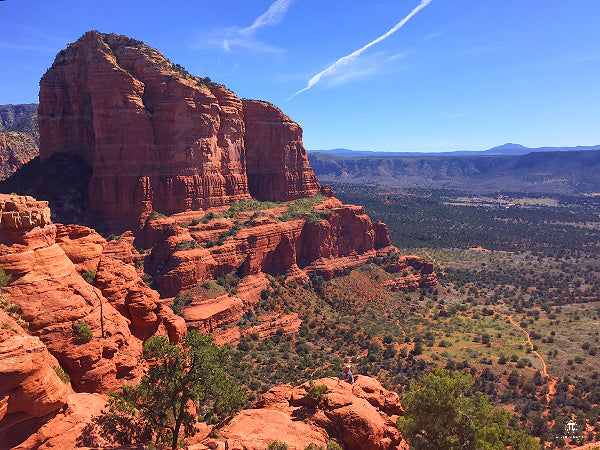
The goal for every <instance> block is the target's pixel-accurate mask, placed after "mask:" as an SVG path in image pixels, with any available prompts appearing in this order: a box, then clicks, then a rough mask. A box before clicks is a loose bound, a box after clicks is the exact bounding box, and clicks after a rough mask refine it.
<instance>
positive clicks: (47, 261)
mask: <svg viewBox="0 0 600 450" xmlns="http://www.w3.org/2000/svg"><path fill="white" fill-rule="evenodd" d="M104 245H106V241H105V240H104V238H102V237H101V236H100V235H98V234H97V233H95V232H94V231H93V230H90V229H88V228H85V227H79V226H74V227H65V226H62V225H58V226H57V225H55V224H53V223H51V221H50V209H49V208H48V204H47V202H39V201H36V200H35V199H33V198H31V197H20V196H16V195H4V194H0V267H2V268H3V269H4V270H5V271H6V272H7V273H8V274H9V275H10V276H11V282H10V283H9V285H8V286H7V287H5V288H3V289H2V292H1V294H2V296H3V297H5V298H6V299H7V300H8V301H10V302H11V303H12V304H14V305H15V307H16V308H17V309H18V310H19V311H20V317H21V319H22V320H24V322H26V323H27V325H28V331H29V333H30V334H32V335H33V336H36V337H39V338H40V339H41V341H42V342H43V343H44V344H45V346H46V347H47V348H48V350H49V351H50V353H51V354H52V355H53V356H54V357H55V358H56V359H57V360H58V361H59V362H60V364H61V366H62V367H63V368H65V370H67V372H68V373H69V375H70V376H71V382H72V384H73V387H74V388H75V390H77V391H84V392H108V391H112V390H114V389H117V388H119V387H120V386H121V385H122V384H123V383H125V382H127V381H128V380H129V381H130V382H131V381H133V380H135V379H136V378H137V377H139V376H140V375H141V370H142V368H141V367H139V364H138V360H137V357H136V356H137V355H139V354H140V352H141V344H142V341H141V339H144V338H146V337H149V336H150V335H152V334H154V333H162V334H165V335H169V336H170V337H171V339H172V340H173V341H175V342H176V341H177V340H178V338H179V336H180V335H181V334H182V333H183V330H184V328H185V325H184V324H183V320H182V319H181V318H178V317H176V316H174V314H173V312H172V311H171V310H170V308H168V307H163V305H162V304H160V303H158V304H157V303H156V302H155V301H154V300H155V299H157V298H158V293H156V292H154V291H152V290H150V289H149V288H147V287H146V286H145V285H144V284H143V282H142V281H141V280H140V278H139V276H138V275H137V274H136V272H135V269H134V267H133V266H128V267H130V269H131V270H128V269H126V268H123V267H122V265H123V264H125V263H124V262H122V261H120V260H113V259H112V258H111V257H110V254H107V255H106V256H105V257H104V258H101V256H102V255H101V254H102V251H103V248H104ZM70 258H72V259H70ZM100 259H102V264H101V265H100V267H99V268H98V270H99V271H100V272H101V274H100V275H99V276H98V277H97V278H98V279H100V280H108V279H111V278H113V279H118V280H119V283H116V282H113V283H112V284H111V288H112V290H111V289H106V288H105V287H104V284H102V283H99V287H100V288H101V289H102V288H104V290H106V296H105V294H104V292H103V291H102V290H101V291H98V290H97V289H96V288H94V287H93V286H91V285H90V284H88V283H87V282H86V281H84V280H83V278H82V277H81V276H80V273H79V272H80V271H83V270H85V269H86V268H89V267H94V268H96V267H98V262H99V261H100ZM141 285H143V287H142V286H141ZM117 286H124V289H126V290H127V291H128V295H127V296H125V298H124V299H123V300H124V305H123V307H122V305H121V300H122V299H121V296H118V295H117V296H116V297H115V296H114V295H113V296H111V295H109V294H111V292H115V291H118V287H117ZM128 299H129V300H128ZM80 321H83V322H86V323H87V324H88V325H89V327H90V328H91V330H92V333H93V339H91V340H90V341H89V342H86V341H84V340H82V339H81V338H80V337H79V336H78V335H77V334H76V333H74V331H73V329H72V324H73V323H75V322H80ZM102 328H104V336H102Z"/></svg>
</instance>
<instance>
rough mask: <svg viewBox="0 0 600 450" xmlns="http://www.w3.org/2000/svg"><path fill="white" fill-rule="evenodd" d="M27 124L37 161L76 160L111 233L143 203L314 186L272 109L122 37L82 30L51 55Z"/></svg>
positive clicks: (297, 144) (296, 138)
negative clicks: (60, 156)
mask: <svg viewBox="0 0 600 450" xmlns="http://www.w3.org/2000/svg"><path fill="white" fill-rule="evenodd" d="M38 120H39V126H40V156H41V159H42V161H43V160H45V159H47V158H49V157H50V156H51V155H52V154H54V153H57V152H68V153H72V154H75V155H77V156H79V157H80V158H81V159H83V160H84V161H86V162H87V164H89V165H90V166H91V167H92V169H93V174H92V178H91V181H90V186H89V198H90V204H91V206H92V208H93V209H95V210H98V211H100V212H102V213H104V215H105V216H106V217H107V219H108V221H109V223H110V224H111V225H112V226H113V228H115V229H119V228H120V229H125V228H128V227H133V228H135V227H137V226H139V224H140V222H142V221H144V220H145V219H146V218H147V216H148V215H149V213H150V212H151V211H152V210H156V211H159V212H161V213H165V214H172V213H175V212H181V211H185V210H187V209H200V208H209V207H213V206H221V205H227V204H230V203H233V202H235V201H238V200H241V199H246V198H250V194H252V195H254V196H256V197H257V198H259V199H271V200H290V199H295V198H299V197H304V196H308V195H312V194H315V193H316V192H318V189H319V184H318V182H317V179H316V177H315V175H314V173H313V171H312V169H311V168H310V167H309V164H308V158H307V155H306V151H305V150H304V147H303V146H302V139H301V134H302V129H301V128H300V126H298V125H297V124H296V123H294V122H293V121H291V120H290V119H289V118H288V117H287V116H285V115H284V114H283V113H282V112H281V111H279V110H278V109H277V108H275V107H273V106H272V105H269V104H267V103H264V102H253V101H244V102H242V101H241V100H240V99H239V98H238V97H237V96H235V94H233V93H232V92H231V91H229V90H227V89H226V88H224V87H223V86H220V85H218V84H216V83H212V82H210V81H206V80H202V79H199V78H197V77H194V76H192V75H190V74H188V73H187V72H186V71H185V70H184V69H183V68H181V67H180V66H178V65H175V64H172V63H171V62H169V61H168V60H167V59H165V58H164V57H163V56H162V55H161V54H160V53H159V52H158V51H157V50H155V49H153V48H150V47H148V46H146V45H145V44H143V43H141V42H139V41H136V40H133V39H129V38H127V37H125V36H117V35H114V34H110V35H106V34H102V33H99V32H97V31H90V32H88V33H86V34H85V35H84V36H83V37H81V39H79V40H78V41H77V42H75V43H74V44H71V45H69V47H68V48H67V49H65V50H63V51H61V52H60V53H59V54H58V55H57V57H56V60H55V61H54V64H53V65H52V67H51V68H50V69H49V70H48V72H46V74H45V75H44V76H43V77H42V80H41V81H40V106H39V110H38ZM245 141H247V142H249V143H250V144H249V146H248V144H245ZM247 153H248V159H247ZM247 164H248V165H249V166H248V168H247V167H246V165H247ZM248 179H250V180H251V182H252V186H251V189H250V190H249V189H248Z"/></svg>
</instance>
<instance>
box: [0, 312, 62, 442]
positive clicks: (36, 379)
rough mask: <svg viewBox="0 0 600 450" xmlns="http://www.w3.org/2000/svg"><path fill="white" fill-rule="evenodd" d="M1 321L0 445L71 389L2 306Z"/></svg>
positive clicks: (21, 435) (22, 433)
mask: <svg viewBox="0 0 600 450" xmlns="http://www.w3.org/2000/svg"><path fill="white" fill-rule="evenodd" d="M0 301H1V300H0ZM4 301H5V302H6V300H4ZM0 324H1V325H2V326H1V327H0V448H12V447H13V446H15V445H17V444H19V443H20V442H21V441H23V440H25V438H26V437H27V436H28V435H30V434H31V433H32V432H33V431H35V430H36V429H37V427H38V426H39V424H40V422H41V421H42V420H43V417H44V416H46V415H48V414H50V413H52V412H56V411H58V410H59V409H60V408H62V407H63V405H65V404H66V403H67V398H68V396H69V395H70V394H72V393H73V391H72V390H71V385H70V383H69V381H68V380H67V379H65V380H64V381H63V380H61V379H60V378H59V377H58V373H61V371H62V369H61V368H60V365H59V363H58V361H57V360H56V358H54V357H53V356H52V355H51V354H50V353H48V350H47V349H46V346H45V345H44V344H43V343H42V341H41V340H40V339H39V338H37V337H33V336H29V335H27V333H26V332H25V331H24V330H23V329H22V328H21V326H20V325H19V324H18V323H17V322H16V321H15V320H14V319H13V318H12V317H10V316H9V315H8V314H6V313H5V312H4V311H3V310H2V309H0ZM63 373H64V372H63Z"/></svg>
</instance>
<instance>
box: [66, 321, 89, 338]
mask: <svg viewBox="0 0 600 450" xmlns="http://www.w3.org/2000/svg"><path fill="white" fill-rule="evenodd" d="M71 328H72V329H73V332H74V333H75V335H76V336H77V337H78V338H79V339H81V340H82V341H83V342H90V341H91V340H92V339H93V338H94V333H93V332H92V329H91V328H90V326H89V325H88V323H87V322H86V321H84V320H80V321H78V322H74V323H73V325H71Z"/></svg>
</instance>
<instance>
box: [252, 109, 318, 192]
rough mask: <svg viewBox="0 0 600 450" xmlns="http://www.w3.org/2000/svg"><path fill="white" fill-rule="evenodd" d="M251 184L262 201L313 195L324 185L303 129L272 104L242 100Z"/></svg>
mask: <svg viewBox="0 0 600 450" xmlns="http://www.w3.org/2000/svg"><path fill="white" fill-rule="evenodd" d="M242 103H243V105H244V121H245V123H246V134H245V135H244V142H245V145H246V158H247V164H246V165H247V168H246V170H247V173H248V187H249V189H250V194H251V195H252V197H255V198H259V199H262V200H280V201H287V200H294V199H297V198H299V197H306V196H312V195H314V194H316V193H317V192H319V189H320V186H319V182H318V181H317V177H316V176H315V174H314V172H313V170H312V169H311V168H310V165H309V163H308V156H307V154H306V150H305V149H304V146H303V145H302V128H301V127H300V125H298V124H297V123H296V122H294V121H293V120H292V119H290V118H289V117H288V116H286V115H285V114H283V112H281V110H280V109H279V108H277V107H275V106H273V105H271V104H270V103H267V102H262V101H257V100H242Z"/></svg>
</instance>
